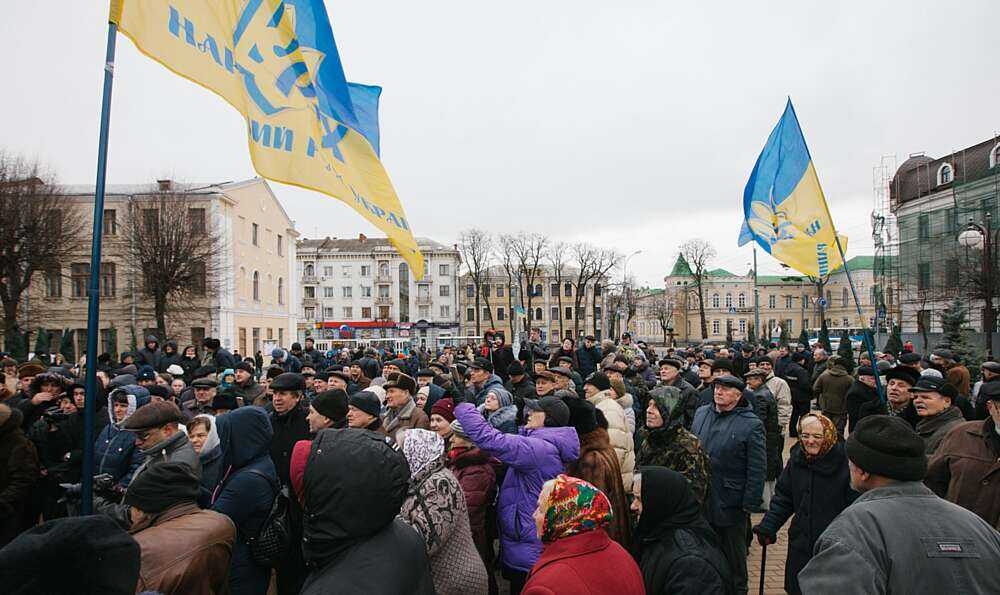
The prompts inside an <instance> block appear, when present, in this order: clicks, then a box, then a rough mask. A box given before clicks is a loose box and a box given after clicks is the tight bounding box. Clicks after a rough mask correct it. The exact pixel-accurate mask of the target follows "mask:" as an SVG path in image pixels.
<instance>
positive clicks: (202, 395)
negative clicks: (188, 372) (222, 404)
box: [184, 376, 219, 418]
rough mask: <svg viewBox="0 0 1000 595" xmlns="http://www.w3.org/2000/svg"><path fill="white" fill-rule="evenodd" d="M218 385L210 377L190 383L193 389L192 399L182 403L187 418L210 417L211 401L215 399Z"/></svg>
mask: <svg viewBox="0 0 1000 595" xmlns="http://www.w3.org/2000/svg"><path fill="white" fill-rule="evenodd" d="M218 387H219V383H218V382H216V381H215V378H214V377H212V376H206V377H204V378H199V379H197V380H195V381H193V382H192V383H191V388H193V389H194V398H193V399H191V400H190V401H187V402H185V403H184V412H185V413H186V414H187V417H188V418H192V417H194V416H196V415H202V414H204V415H212V400H213V399H215V392H216V390H217V389H218Z"/></svg>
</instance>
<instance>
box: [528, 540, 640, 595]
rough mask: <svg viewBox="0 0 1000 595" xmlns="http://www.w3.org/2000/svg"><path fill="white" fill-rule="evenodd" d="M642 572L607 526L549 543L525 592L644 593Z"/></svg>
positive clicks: (544, 594)
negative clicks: (606, 529) (614, 538)
mask: <svg viewBox="0 0 1000 595" xmlns="http://www.w3.org/2000/svg"><path fill="white" fill-rule="evenodd" d="M645 592H646V590H645V587H644V586H643V583H642V573H641V572H640V571H639V567H638V566H637V565H636V563H635V560H633V559H632V556H630V555H629V553H628V552H627V551H625V548H623V547H622V546H620V545H618V544H617V543H615V542H614V541H611V539H610V538H609V537H608V534H607V533H605V532H604V529H597V530H594V531H588V532H586V533H580V534H579V535H573V536H570V537H566V538H564V539H560V540H557V541H555V542H553V543H549V544H546V545H545V549H543V550H542V555H541V557H540V558H538V562H535V566H534V567H533V568H532V569H531V573H530V574H529V575H528V582H527V583H526V584H525V585H524V590H523V591H522V593H523V594H524V595H550V594H552V595H554V594H555V593H558V594H559V595H606V594H608V593H613V594H614V595H644V594H645Z"/></svg>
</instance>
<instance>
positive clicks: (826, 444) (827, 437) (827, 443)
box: [799, 412, 840, 461]
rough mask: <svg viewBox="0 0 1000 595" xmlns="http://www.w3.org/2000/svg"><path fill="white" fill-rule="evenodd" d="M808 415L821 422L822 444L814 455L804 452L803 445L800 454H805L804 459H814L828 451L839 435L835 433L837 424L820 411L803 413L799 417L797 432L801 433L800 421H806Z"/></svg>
mask: <svg viewBox="0 0 1000 595" xmlns="http://www.w3.org/2000/svg"><path fill="white" fill-rule="evenodd" d="M810 417H815V418H816V419H818V420H819V423H821V424H823V444H822V445H820V447H819V452H818V453H816V454H815V455H810V454H809V453H808V452H806V449H805V447H803V448H802V454H804V455H805V456H806V461H815V460H816V459H818V458H820V457H822V456H823V455H825V454H826V453H828V452H830V449H831V448H833V447H834V445H836V444H837V440H839V439H840V435H839V434H838V433H837V426H836V425H835V424H834V423H833V421H832V420H831V419H830V418H829V417H827V416H825V415H823V414H822V413H816V412H810V413H808V414H806V415H803V416H802V418H801V419H799V433H800V434H801V433H802V422H804V421H807V420H808V419H809V418H810Z"/></svg>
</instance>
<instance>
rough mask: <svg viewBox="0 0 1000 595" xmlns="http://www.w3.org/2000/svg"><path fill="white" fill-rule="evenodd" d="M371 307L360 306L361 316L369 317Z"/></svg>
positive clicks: (370, 315)
mask: <svg viewBox="0 0 1000 595" xmlns="http://www.w3.org/2000/svg"><path fill="white" fill-rule="evenodd" d="M371 317H372V309H371V306H362V308H361V318H371Z"/></svg>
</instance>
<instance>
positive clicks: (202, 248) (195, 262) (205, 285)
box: [125, 191, 260, 339]
mask: <svg viewBox="0 0 1000 595" xmlns="http://www.w3.org/2000/svg"><path fill="white" fill-rule="evenodd" d="M207 211H208V209H207V203H205V202H202V201H200V200H199V197H198V195H193V194H186V193H183V192H174V191H164V192H159V193H156V194H149V195H143V196H137V197H136V199H135V200H134V201H133V203H132V206H131V209H130V213H129V217H128V219H127V220H126V222H125V231H126V234H127V237H128V238H129V243H128V248H127V249H126V252H127V254H128V259H129V262H130V265H131V266H132V267H134V268H135V269H136V270H137V271H139V273H140V274H141V279H142V290H143V292H144V293H145V294H146V295H147V296H148V297H149V299H150V300H151V301H152V305H153V313H154V316H155V318H156V328H157V334H158V335H159V336H160V338H161V339H166V338H167V337H168V336H169V334H168V329H167V318H168V317H172V316H174V315H177V314H180V313H181V312H183V311H187V310H192V309H198V308H199V306H202V307H203V306H204V305H205V304H206V303H207V299H208V298H211V297H213V296H215V295H217V293H218V290H217V288H218V286H219V284H220V283H219V281H220V280H222V278H223V276H224V275H225V274H226V271H225V270H224V269H223V268H222V262H221V259H220V258H219V254H220V253H221V252H222V250H224V248H225V243H224V238H223V236H222V234H221V232H220V231H219V230H217V229H216V228H215V227H214V226H213V225H211V223H210V222H209V221H208V217H209V213H208V212H207ZM259 283H260V279H258V280H257V285H255V287H254V291H255V292H256V295H255V298H257V297H259V291H260V289H259Z"/></svg>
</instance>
